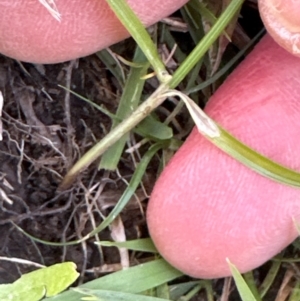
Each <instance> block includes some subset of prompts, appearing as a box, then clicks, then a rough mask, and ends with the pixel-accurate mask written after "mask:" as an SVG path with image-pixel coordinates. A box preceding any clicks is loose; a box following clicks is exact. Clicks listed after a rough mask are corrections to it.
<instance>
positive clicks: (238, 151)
mask: <svg viewBox="0 0 300 301" xmlns="http://www.w3.org/2000/svg"><path fill="white" fill-rule="evenodd" d="M166 95H168V96H178V97H180V98H181V99H182V100H183V101H184V103H185V104H186V106H187V108H188V110H189V112H190V114H191V117H192V118H193V120H194V122H195V124H196V127H197V129H198V130H199V132H200V133H201V134H202V135H204V136H205V137H206V138H207V139H208V140H210V141H211V142H212V143H213V144H214V145H216V146H217V147H218V148H220V149H221V150H222V151H224V152H225V153H226V154H228V155H230V156H231V157H233V158H234V159H236V160H237V161H239V162H241V163H242V164H244V165H246V166H248V167H249V168H251V169H252V170H254V171H256V172H257V173H259V174H261V175H263V176H264V177H267V178H269V179H272V180H274V181H276V182H279V183H282V184H285V185H289V186H292V187H300V173H299V172H297V171H295V170H292V169H289V168H287V167H285V166H283V165H281V164H278V163H276V162H274V161H272V160H271V159H269V158H267V157H265V156H263V155H262V154H260V153H258V152H256V151H255V150H253V149H252V148H250V147H248V146H246V145H245V144H243V143H242V142H241V141H239V140H238V139H236V138H235V137H234V136H232V135H231V134H230V133H229V132H227V131H225V130H224V129H223V128H222V127H221V126H219V125H217V123H215V122H214V121H213V120H212V119H211V118H210V117H208V116H207V115H206V114H205V113H204V112H203V111H202V110H201V109H200V108H199V107H198V106H197V105H196V104H195V103H194V101H193V100H192V99H190V98H189V97H188V96H186V95H185V94H183V93H181V92H179V91H176V90H169V92H167V93H166Z"/></svg>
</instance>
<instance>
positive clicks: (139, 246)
mask: <svg viewBox="0 0 300 301" xmlns="http://www.w3.org/2000/svg"><path fill="white" fill-rule="evenodd" d="M95 244H99V245H101V246H104V247H117V248H126V249H129V250H133V251H141V252H150V253H157V250H156V248H155V246H154V244H153V242H152V240H151V239H150V238H141V239H135V240H129V241H124V242H112V241H100V242H95Z"/></svg>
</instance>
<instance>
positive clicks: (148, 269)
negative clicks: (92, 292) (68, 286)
mask: <svg viewBox="0 0 300 301" xmlns="http://www.w3.org/2000/svg"><path fill="white" fill-rule="evenodd" d="M180 276H182V273H181V272H179V271H178V270H176V269H175V268H173V267H171V266H170V265H169V264H168V263H167V262H166V261H165V260H163V259H159V260H154V261H151V262H148V263H145V264H141V265H138V266H135V267H131V268H128V269H125V270H122V271H119V272H115V273H113V274H110V275H108V276H104V277H101V278H99V279H96V280H93V281H90V282H87V283H85V284H83V285H80V286H79V288H87V289H106V290H113V291H118V292H125V293H126V292H127V293H133V294H137V293H141V292H144V291H146V290H149V289H152V288H154V287H157V286H159V285H161V284H164V283H166V282H168V281H171V280H174V279H176V278H178V277H180ZM81 296H82V295H81V294H79V293H78V292H74V291H72V290H68V291H66V292H64V293H62V294H60V295H57V296H55V297H51V298H49V299H47V301H78V300H80V297H81Z"/></svg>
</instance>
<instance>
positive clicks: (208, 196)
mask: <svg viewBox="0 0 300 301" xmlns="http://www.w3.org/2000/svg"><path fill="white" fill-rule="evenodd" d="M299 79H300V59H299V58H297V57H294V56H292V55H290V54H289V53H287V52H286V51H285V50H283V49H282V48H281V47H279V46H278V45H277V44H276V43H275V42H274V41H273V40H272V39H271V38H270V37H269V36H266V37H264V38H263V40H262V41H261V42H260V43H259V45H258V46H257V47H256V48H255V50H254V51H253V52H252V53H251V54H250V55H249V56H248V57H247V59H246V60H245V61H244V62H243V63H242V64H240V66H239V67H238V68H237V69H236V70H235V71H234V72H233V73H232V75H231V76H230V77H229V78H228V79H227V80H226V82H225V83H224V84H223V85H222V86H221V87H220V88H219V89H218V91H217V92H216V93H215V94H214V95H213V97H212V98H211V99H210V101H209V103H208V105H207V107H206V109H205V111H206V113H207V114H208V115H209V116H211V117H212V118H213V119H214V120H216V121H217V122H218V123H219V124H220V125H222V126H223V127H224V128H225V129H227V130H228V131H230V132H231V133H232V134H234V135H235V136H236V137H237V138H239V139H240V140H241V141H243V142H244V143H247V144H248V145H249V146H251V147H252V148H254V149H256V150H257V151H259V152H261V153H262V154H264V155H266V156H268V157H270V158H272V159H274V160H276V161H277V162H279V163H281V164H285V165H286V166H288V167H290V168H293V169H296V170H298V171H300V156H299V153H300V142H299V133H300V105H299V104H300V86H299ZM299 192H300V191H299V189H294V188H291V187H288V186H284V185H281V184H278V183H276V182H273V181H272V180H269V179H267V178H264V177H262V176H261V175H259V174H257V173H255V172H254V171H252V170H250V169H248V168H247V167H245V166H243V165H242V164H240V163H238V162H236V161H235V160H234V159H232V158H231V157H229V156H228V155H226V154H225V153H223V152H222V151H221V150H219V149H217V148H216V147H215V146H214V145H212V144H211V143H210V142H208V141H207V140H206V139H205V138H204V137H202V136H201V135H200V134H199V133H198V132H197V130H196V129H194V131H193V132H192V133H191V135H190V136H189V137H188V139H187V141H186V142H185V143H184V145H183V146H182V147H181V148H180V150H179V151H178V152H177V153H176V154H175V156H174V157H173V158H172V160H171V162H170V163H169V165H168V166H167V167H166V168H165V169H164V171H163V173H162V174H161V176H160V178H159V180H158V181H157V183H156V185H155V187H154V190H153V192H152V195H151V199H150V202H149V207H148V214H147V217H148V226H149V230H150V234H151V237H152V239H153V241H154V243H155V245H156V246H157V248H158V250H159V252H160V253H161V255H162V256H163V257H164V258H165V259H166V260H167V261H169V262H170V263H171V264H172V265H174V266H175V267H177V268H178V269H179V270H181V271H183V272H184V273H186V274H188V275H191V276H193V277H198V278H219V277H225V276H229V275H230V271H229V267H228V264H227V262H226V258H229V260H230V261H231V262H232V263H233V264H235V265H236V266H237V268H238V269H239V270H240V271H241V272H246V271H249V270H252V269H254V268H256V267H258V266H260V265H261V264H263V263H264V262H266V261H267V260H268V259H270V258H271V257H273V256H274V255H276V254H277V253H279V252H280V251H281V250H282V249H284V248H285V247H286V246H287V245H289V244H290V243H291V242H292V241H293V240H294V239H295V238H296V237H297V235H298V233H297V230H296V227H295V223H294V221H293V220H295V221H298V222H300V201H299V199H300V194H299Z"/></svg>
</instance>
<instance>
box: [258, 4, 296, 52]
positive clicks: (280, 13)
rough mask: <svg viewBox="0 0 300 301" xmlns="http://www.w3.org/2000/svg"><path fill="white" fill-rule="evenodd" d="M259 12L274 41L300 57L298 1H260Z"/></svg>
mask: <svg viewBox="0 0 300 301" xmlns="http://www.w3.org/2000/svg"><path fill="white" fill-rule="evenodd" d="M258 4H259V11H260V15H261V17H262V19H263V21H264V24H265V26H266V28H267V30H268V32H269V34H270V35H271V36H272V37H273V39H274V40H275V41H276V42H277V43H278V44H279V45H281V46H282V47H283V48H285V49H286V50H287V51H289V52H291V53H293V54H294V55H297V56H300V18H299V16H300V5H299V1H297V0H259V1H258Z"/></svg>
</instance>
